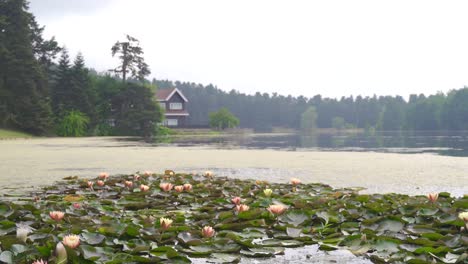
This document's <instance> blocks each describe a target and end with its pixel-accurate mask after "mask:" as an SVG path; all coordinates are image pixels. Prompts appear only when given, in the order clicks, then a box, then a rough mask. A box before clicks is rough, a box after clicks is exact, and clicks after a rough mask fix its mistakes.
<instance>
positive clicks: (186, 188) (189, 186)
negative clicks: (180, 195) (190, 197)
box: [184, 183, 192, 192]
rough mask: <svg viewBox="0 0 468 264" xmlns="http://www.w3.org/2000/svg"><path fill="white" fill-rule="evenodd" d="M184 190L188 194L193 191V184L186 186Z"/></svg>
mask: <svg viewBox="0 0 468 264" xmlns="http://www.w3.org/2000/svg"><path fill="white" fill-rule="evenodd" d="M184 190H185V191H187V192H188V191H191V190H192V184H190V183H186V184H184Z"/></svg>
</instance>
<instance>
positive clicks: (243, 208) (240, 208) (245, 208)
mask: <svg viewBox="0 0 468 264" xmlns="http://www.w3.org/2000/svg"><path fill="white" fill-rule="evenodd" d="M249 209H250V207H249V206H248V205H245V204H238V205H236V211H237V212H239V213H240V212H245V211H248V210H249Z"/></svg>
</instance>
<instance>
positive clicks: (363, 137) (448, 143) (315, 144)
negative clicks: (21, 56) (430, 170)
mask: <svg viewBox="0 0 468 264" xmlns="http://www.w3.org/2000/svg"><path fill="white" fill-rule="evenodd" d="M157 142H158V143H157V145H161V144H168V143H169V144H176V145H178V146H193V145H206V144H209V145H214V146H217V147H220V148H231V147H244V148H256V149H284V150H296V149H298V148H299V149H301V150H303V149H312V150H322V151H327V150H330V151H376V152H396V153H424V152H429V153H437V154H440V155H447V156H459V157H467V156H468V131H427V132H426V131H423V132H421V131H418V132H407V131H405V132H403V131H383V132H374V133H366V132H354V133H345V132H341V133H315V134H314V133H309V134H301V133H296V134H292V133H282V134H280V133H277V134H275V133H271V134H228V135H220V136H205V137H204V136H175V137H169V138H168V137H165V138H158V139H157Z"/></svg>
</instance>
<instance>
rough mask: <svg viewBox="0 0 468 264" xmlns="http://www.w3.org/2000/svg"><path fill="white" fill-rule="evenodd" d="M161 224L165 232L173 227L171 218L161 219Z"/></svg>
mask: <svg viewBox="0 0 468 264" xmlns="http://www.w3.org/2000/svg"><path fill="white" fill-rule="evenodd" d="M159 223H160V224H161V228H162V229H163V230H167V229H168V228H169V227H171V225H172V220H171V219H169V218H164V217H161V219H159Z"/></svg>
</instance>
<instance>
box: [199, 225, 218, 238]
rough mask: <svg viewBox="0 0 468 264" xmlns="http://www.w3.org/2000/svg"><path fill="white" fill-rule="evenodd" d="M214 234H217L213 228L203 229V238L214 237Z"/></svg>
mask: <svg viewBox="0 0 468 264" xmlns="http://www.w3.org/2000/svg"><path fill="white" fill-rule="evenodd" d="M214 234H215V231H214V229H213V228H212V227H211V226H205V227H203V228H202V235H203V237H206V238H209V237H213V236H214Z"/></svg>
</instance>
